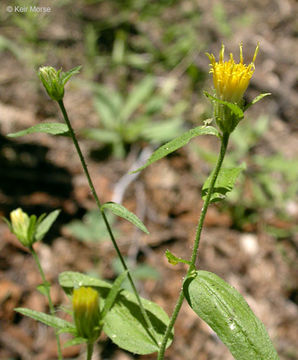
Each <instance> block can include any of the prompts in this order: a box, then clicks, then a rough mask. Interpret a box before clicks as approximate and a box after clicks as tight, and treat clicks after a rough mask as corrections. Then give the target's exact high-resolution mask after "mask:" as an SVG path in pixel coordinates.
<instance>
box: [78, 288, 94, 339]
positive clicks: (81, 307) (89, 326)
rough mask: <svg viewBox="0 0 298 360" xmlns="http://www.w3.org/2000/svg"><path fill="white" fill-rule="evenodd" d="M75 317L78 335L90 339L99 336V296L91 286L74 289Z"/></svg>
mask: <svg viewBox="0 0 298 360" xmlns="http://www.w3.org/2000/svg"><path fill="white" fill-rule="evenodd" d="M72 306H73V317H74V322H75V325H76V328H77V331H78V335H79V336H80V337H83V338H85V339H88V340H89V341H95V340H96V339H97V337H98V336H99V320H100V311H99V296H98V292H97V291H96V290H94V289H92V288H90V287H80V288H79V289H74V291H73V297H72Z"/></svg>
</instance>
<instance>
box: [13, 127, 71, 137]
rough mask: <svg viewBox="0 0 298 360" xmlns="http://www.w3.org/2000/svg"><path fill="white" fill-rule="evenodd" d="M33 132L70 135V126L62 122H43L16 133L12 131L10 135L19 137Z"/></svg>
mask: <svg viewBox="0 0 298 360" xmlns="http://www.w3.org/2000/svg"><path fill="white" fill-rule="evenodd" d="M33 133H46V134H51V135H64V136H66V135H68V128H67V126H66V125H65V124H61V123H42V124H37V125H34V126H32V127H30V128H28V129H26V130H21V131H18V132H15V133H10V134H8V135H7V136H8V137H12V138H14V137H19V136H24V135H28V134H33Z"/></svg>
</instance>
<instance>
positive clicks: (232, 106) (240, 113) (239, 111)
mask: <svg viewBox="0 0 298 360" xmlns="http://www.w3.org/2000/svg"><path fill="white" fill-rule="evenodd" d="M204 94H205V96H207V98H209V99H210V100H213V101H216V102H218V103H220V104H223V105H226V106H227V107H228V108H229V109H230V110H231V111H232V112H233V113H234V114H235V115H236V116H237V117H238V118H239V119H242V118H243V117H244V114H243V111H242V109H241V108H240V107H239V106H238V105H237V104H234V103H231V102H229V101H224V100H220V99H217V98H216V97H214V96H212V95H211V94H209V93H207V91H204Z"/></svg>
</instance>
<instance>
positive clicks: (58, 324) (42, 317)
mask: <svg viewBox="0 0 298 360" xmlns="http://www.w3.org/2000/svg"><path fill="white" fill-rule="evenodd" d="M14 310H15V311H16V312H19V313H20V314H22V315H25V316H28V317H30V318H31V319H34V320H37V321H40V322H42V323H43V324H45V325H48V326H51V327H53V328H56V329H62V328H69V329H70V330H71V329H74V328H75V326H74V325H73V324H72V323H71V322H69V321H66V320H63V319H60V318H58V317H56V316H53V315H48V314H44V313H42V312H39V311H35V310H30V309H26V308H16V309H14Z"/></svg>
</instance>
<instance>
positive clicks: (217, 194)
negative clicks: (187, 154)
mask: <svg viewBox="0 0 298 360" xmlns="http://www.w3.org/2000/svg"><path fill="white" fill-rule="evenodd" d="M243 169H244V166H239V167H236V168H223V169H221V170H220V172H219V174H218V176H217V179H216V181H215V186H214V188H213V193H212V195H211V202H216V201H220V200H223V199H224V198H225V197H226V194H227V193H228V192H229V191H231V190H233V187H234V185H235V182H236V180H237V177H238V176H239V174H240V173H241V171H242V170H243ZM212 176H213V173H211V175H210V176H209V177H208V179H207V180H206V181H205V184H204V185H203V188H202V198H203V200H206V197H207V193H208V190H209V186H210V182H211V178H212Z"/></svg>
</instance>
